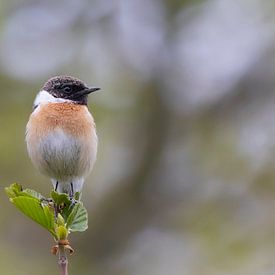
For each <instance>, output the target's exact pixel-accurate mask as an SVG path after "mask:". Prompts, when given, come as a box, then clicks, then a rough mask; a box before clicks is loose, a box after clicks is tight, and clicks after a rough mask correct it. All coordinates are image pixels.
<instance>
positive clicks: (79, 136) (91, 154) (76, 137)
mask: <svg viewBox="0 0 275 275" xmlns="http://www.w3.org/2000/svg"><path fill="white" fill-rule="evenodd" d="M97 90H99V88H89V87H88V86H87V85H86V84H85V83H84V82H83V81H81V80H79V79H77V78H74V77H71V76H55V77H52V78H50V79H49V80H48V81H47V82H46V83H45V84H44V86H43V87H42V89H41V91H39V92H38V94H37V96H36V98H35V101H34V105H33V112H32V114H31V115H30V118H29V121H28V124H27V127H26V143H27V150H28V154H29V156H30V158H31V160H32V163H33V164H34V166H35V167H36V168H37V169H38V170H39V171H40V172H41V173H42V174H44V175H46V176H48V177H50V178H51V181H52V184H53V186H54V189H55V190H56V191H57V192H59V193H67V194H69V196H70V197H71V198H73V196H74V194H75V192H80V191H81V190H82V186H83V183H84V179H85V177H86V176H87V175H88V174H89V172H90V171H91V169H92V167H93V165H94V163H95V160H96V154H97V134H96V126H95V123H94V119H93V117H92V115H91V113H90V112H89V110H88V108H87V99H88V95H89V94H90V93H92V92H95V91H97Z"/></svg>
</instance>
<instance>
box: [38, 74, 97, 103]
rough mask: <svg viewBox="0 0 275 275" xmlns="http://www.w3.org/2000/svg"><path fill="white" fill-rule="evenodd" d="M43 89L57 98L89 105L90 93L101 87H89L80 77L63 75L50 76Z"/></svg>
mask: <svg viewBox="0 0 275 275" xmlns="http://www.w3.org/2000/svg"><path fill="white" fill-rule="evenodd" d="M42 89H43V90H44V91H47V92H48V93H50V94H51V95H52V96H54V97H56V98H63V99H68V100H72V101H73V102H75V103H77V104H82V105H87V98H88V94H90V93H92V92H95V91H97V90H99V88H89V87H88V86H87V85H86V84H85V83H84V82H83V81H81V80H80V79H77V78H75V77H72V76H63V75H62V76H55V77H52V78H50V79H49V80H48V81H47V82H46V83H45V84H44V86H43V88H42Z"/></svg>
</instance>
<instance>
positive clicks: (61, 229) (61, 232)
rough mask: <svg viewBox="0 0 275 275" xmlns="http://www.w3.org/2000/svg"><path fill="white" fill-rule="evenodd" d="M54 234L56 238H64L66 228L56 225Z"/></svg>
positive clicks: (66, 231)
mask: <svg viewBox="0 0 275 275" xmlns="http://www.w3.org/2000/svg"><path fill="white" fill-rule="evenodd" d="M55 232H56V236H57V239H58V240H66V239H67V237H68V233H69V232H68V229H67V228H66V227H65V226H62V225H61V226H58V227H57V228H56V229H55Z"/></svg>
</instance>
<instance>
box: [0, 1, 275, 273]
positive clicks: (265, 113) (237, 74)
mask: <svg viewBox="0 0 275 275" xmlns="http://www.w3.org/2000/svg"><path fill="white" fill-rule="evenodd" d="M0 4H1V9H0V84H1V89H0V96H1V100H0V125H1V132H0V185H1V192H0V200H1V207H0V209H1V210H0V224H1V226H0V243H1V245H0V255H1V257H0V266H1V274H7V275H10V274H11V275H16V274H20V275H37V274H41V275H42V274H44V275H46V274H58V269H57V268H58V267H57V263H56V261H57V260H56V258H55V257H54V256H52V255H51V254H50V247H51V245H52V244H54V243H53V240H52V238H51V236H49V234H48V233H47V232H46V231H45V230H44V229H43V228H39V227H38V226H37V225H35V223H33V222H32V221H31V220H28V219H26V218H25V217H24V216H22V215H21V214H20V213H19V212H18V211H17V210H16V209H15V208H14V207H13V206H12V205H11V204H10V203H9V201H8V199H7V197H6V195H5V193H4V190H3V189H4V187H5V186H8V185H9V184H11V183H13V182H19V183H21V184H22V185H23V186H24V187H29V188H33V189H36V190H38V191H40V192H41V193H43V194H45V195H47V194H49V193H50V190H51V185H50V181H49V180H48V179H47V178H45V177H43V176H41V175H40V174H39V173H38V172H37V171H36V170H35V169H34V168H33V166H32V164H31V162H30V160H29V158H28V156H27V152H26V147H25V143H24V132H25V125H26V123H27V120H28V117H29V114H30V112H31V110H32V102H33V100H34V97H35V95H36V93H37V91H38V90H39V89H40V87H41V86H42V84H43V83H44V82H45V81H46V80H47V79H48V78H49V77H51V76H54V75H58V74H69V75H73V76H76V77H79V78H81V79H82V80H84V81H85V82H86V83H87V84H89V85H94V86H99V87H101V88H102V91H101V92H98V93H95V94H93V95H92V96H91V97H90V101H89V108H90V110H91V111H92V112H93V114H94V117H95V120H96V122H97V130H98V136H99V152H98V161H97V163H96V166H95V168H94V171H93V173H92V174H91V176H90V177H89V178H88V180H87V184H86V186H85V188H84V192H83V197H82V198H83V201H84V204H85V206H86V207H87V208H88V211H89V229H88V231H86V232H85V233H82V234H80V233H78V234H72V236H71V243H72V246H73V247H74V248H75V250H76V253H75V255H74V256H72V257H70V274H79V275H80V274H91V275H93V274H96V275H109V274H113V275H141V274H142V275H167V274H171V275H189V274H191V275H197V274H198V275H201V274H203V275H204V274H206V275H208V274H209V275H225V274H239V275H246V274H247V275H248V274H249V275H254V274H255V275H256V274H257V275H258V274H265V275H269V274H274V273H275V264H274V259H275V93H274V90H275V59H274V56H275V17H274V14H275V2H274V1H272V0H265V1H261V0H238V1H230V0H205V1H199V0H196V1H195V0H193V1H191V0H169V1H168V0H119V1H108V0H97V1H95V0H94V1H88V0H78V1H73V0H60V1H53V0H52V1H42V0H40V1H33V0H26V1H19V0H12V1H7V0H0Z"/></svg>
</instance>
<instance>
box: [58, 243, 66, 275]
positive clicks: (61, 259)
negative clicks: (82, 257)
mask: <svg viewBox="0 0 275 275" xmlns="http://www.w3.org/2000/svg"><path fill="white" fill-rule="evenodd" d="M58 247H59V249H58V251H59V252H58V265H59V267H60V272H61V273H60V275H68V258H67V255H66V251H65V246H64V245H62V244H59V245H58Z"/></svg>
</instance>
